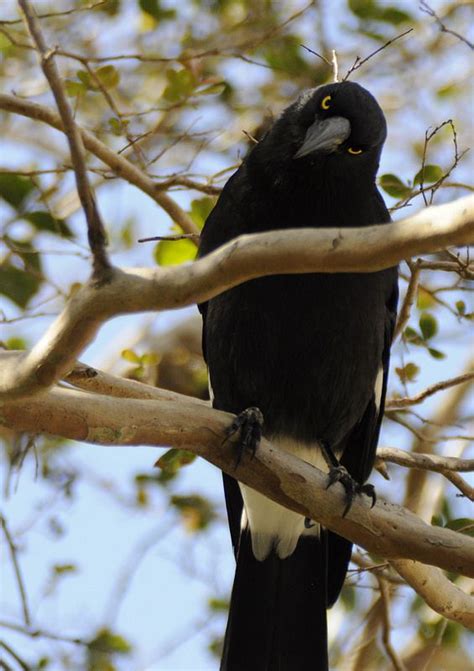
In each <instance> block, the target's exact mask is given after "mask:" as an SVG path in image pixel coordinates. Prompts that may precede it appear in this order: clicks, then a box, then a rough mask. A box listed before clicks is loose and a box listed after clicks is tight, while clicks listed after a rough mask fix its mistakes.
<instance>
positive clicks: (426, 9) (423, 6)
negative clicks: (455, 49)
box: [420, 0, 474, 49]
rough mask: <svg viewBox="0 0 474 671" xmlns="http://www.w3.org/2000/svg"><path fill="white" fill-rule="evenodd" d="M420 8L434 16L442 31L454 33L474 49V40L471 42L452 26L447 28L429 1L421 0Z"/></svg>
mask: <svg viewBox="0 0 474 671" xmlns="http://www.w3.org/2000/svg"><path fill="white" fill-rule="evenodd" d="M420 9H421V11H422V12H424V13H425V14H428V16H431V17H433V19H434V20H435V21H436V23H437V24H438V26H439V29H440V31H441V32H442V33H449V34H450V35H454V37H457V38H458V40H461V42H464V44H467V46H468V47H469V48H470V49H474V44H473V43H472V42H470V41H469V40H468V39H467V38H466V37H464V36H463V35H461V34H460V33H457V32H456V31H454V30H451V29H450V28H446V26H445V24H444V23H443V22H442V21H441V19H440V18H439V16H438V15H437V14H436V12H435V11H434V10H433V9H431V7H430V6H429V4H428V3H427V2H425V0H421V1H420Z"/></svg>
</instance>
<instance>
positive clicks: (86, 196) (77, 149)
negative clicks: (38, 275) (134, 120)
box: [18, 0, 110, 277]
mask: <svg viewBox="0 0 474 671" xmlns="http://www.w3.org/2000/svg"><path fill="white" fill-rule="evenodd" d="M18 2H19V5H20V7H21V9H22V11H23V14H24V16H25V21H26V24H27V26H28V30H29V32H30V35H31V38H32V40H33V41H34V43H35V44H36V47H37V50H38V55H39V58H40V64H41V68H42V70H43V72H44V75H45V77H46V79H47V80H48V82H49V85H50V87H51V91H52V93H53V95H54V99H55V100H56V105H57V107H58V111H59V114H60V116H61V120H62V123H63V128H64V132H65V134H66V137H67V140H68V144H69V150H70V154H71V161H72V165H73V167H74V174H75V178H76V187H77V192H78V195H79V198H80V201H81V204H82V207H83V209H84V213H85V216H86V220H87V229H88V239H89V245H90V248H91V251H92V254H93V258H94V274H95V275H96V276H97V277H99V276H100V275H102V274H103V273H104V271H106V270H108V269H110V262H109V260H108V257H107V253H106V251H105V245H106V240H107V238H106V233H105V228H104V225H103V223H102V220H101V217H100V213H99V210H98V208H97V205H96V202H95V199H94V195H93V193H92V189H91V188H90V185H89V179H88V176H87V169H86V164H85V158H84V145H83V142H82V138H81V135H80V133H79V130H78V128H77V126H76V123H75V121H74V117H73V114H72V110H71V107H70V105H69V103H68V100H67V97H66V92H65V90H64V86H63V83H62V81H61V77H60V74H59V70H58V68H57V66H56V63H55V60H54V49H50V48H49V47H48V46H47V45H46V42H45V39H44V36H43V33H42V31H41V28H40V25H39V21H38V19H37V17H36V15H35V12H34V10H33V8H32V6H31V4H30V2H29V0H18Z"/></svg>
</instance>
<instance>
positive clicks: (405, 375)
mask: <svg viewBox="0 0 474 671" xmlns="http://www.w3.org/2000/svg"><path fill="white" fill-rule="evenodd" d="M395 372H396V373H397V375H398V377H399V378H400V380H401V382H414V381H415V378H416V376H417V375H418V373H419V372H420V368H419V366H417V365H416V364H415V363H411V362H409V363H407V364H406V365H405V366H403V368H395Z"/></svg>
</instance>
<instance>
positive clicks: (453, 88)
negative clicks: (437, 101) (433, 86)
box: [436, 83, 462, 98]
mask: <svg viewBox="0 0 474 671" xmlns="http://www.w3.org/2000/svg"><path fill="white" fill-rule="evenodd" d="M461 91H462V87H461V86H460V85H459V84H457V83H454V84H451V83H450V84H446V85H445V86H442V87H441V88H439V89H438V90H437V91H436V95H437V96H438V97H439V98H449V97H450V96H455V95H457V94H458V93H460V92H461Z"/></svg>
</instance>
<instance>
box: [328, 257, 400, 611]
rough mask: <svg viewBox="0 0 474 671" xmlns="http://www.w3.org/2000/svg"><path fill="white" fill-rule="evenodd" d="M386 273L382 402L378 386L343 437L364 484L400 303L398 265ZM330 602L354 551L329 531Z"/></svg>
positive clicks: (348, 462) (347, 461) (353, 470)
mask: <svg viewBox="0 0 474 671" xmlns="http://www.w3.org/2000/svg"><path fill="white" fill-rule="evenodd" d="M384 272H385V273H386V274H387V278H388V280H389V282H388V288H389V291H388V299H387V301H386V306H385V337H384V348H383V352H382V361H381V366H382V371H383V380H382V389H381V395H380V402H379V405H378V406H377V403H376V395H377V393H376V390H374V394H373V396H372V398H371V399H370V401H369V403H368V405H367V408H366V410H365V412H364V415H363V416H362V419H361V421H360V422H359V423H358V424H357V425H356V426H355V427H354V428H353V430H352V431H351V432H350V434H349V435H348V436H347V437H346V438H345V440H344V452H343V455H342V458H341V464H342V465H344V466H345V467H346V468H347V470H348V471H349V473H350V474H351V475H352V477H353V478H354V479H355V480H356V481H357V482H359V483H360V484H362V483H363V482H365V480H366V479H367V478H368V477H369V475H370V472H371V470H372V467H373V465H374V461H375V453H376V450H377V443H378V439H379V434H380V427H381V424H382V420H383V415H384V408H385V396H386V392H387V379H388V371H389V367H390V347H391V344H392V339H393V332H394V328H395V321H396V315H397V303H398V283H397V269H396V268H391V269H390V270H389V271H384ZM327 548H328V566H329V567H331V568H330V571H329V572H328V592H327V593H328V604H329V605H330V606H331V605H332V604H333V603H334V602H335V601H336V599H337V597H338V596H339V593H340V591H341V589H342V586H343V584H344V578H345V576H346V573H347V567H348V564H349V561H350V558H351V554H352V543H351V542H350V541H348V540H346V539H345V538H342V537H341V536H338V535H337V534H334V533H332V532H328V541H327Z"/></svg>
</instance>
